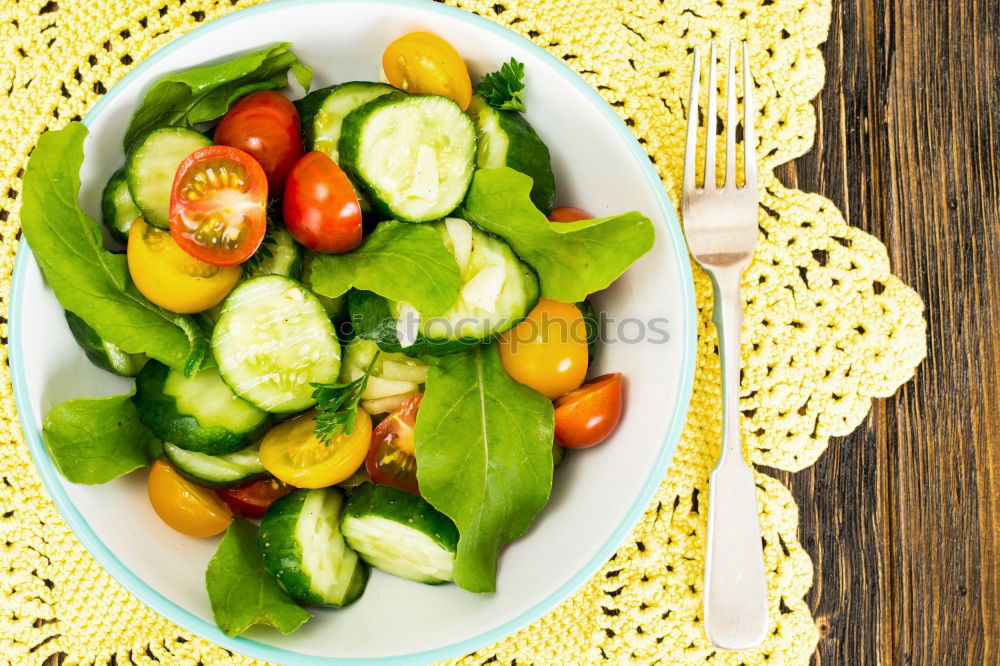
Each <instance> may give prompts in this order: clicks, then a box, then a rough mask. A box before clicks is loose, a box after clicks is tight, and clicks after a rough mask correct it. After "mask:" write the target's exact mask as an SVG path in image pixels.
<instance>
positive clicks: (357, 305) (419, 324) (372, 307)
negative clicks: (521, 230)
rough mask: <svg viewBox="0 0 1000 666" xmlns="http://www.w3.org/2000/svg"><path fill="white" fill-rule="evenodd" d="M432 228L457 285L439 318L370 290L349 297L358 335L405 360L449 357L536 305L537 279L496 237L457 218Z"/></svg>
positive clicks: (500, 329) (489, 336)
mask: <svg viewBox="0 0 1000 666" xmlns="http://www.w3.org/2000/svg"><path fill="white" fill-rule="evenodd" d="M434 225H435V228H437V229H438V231H439V232H440V233H441V238H442V239H443V240H444V244H445V247H447V248H448V249H449V250H450V251H451V252H452V254H453V255H455V261H456V262H458V264H459V276H460V278H461V283H462V287H461V290H460V292H459V297H458V300H457V301H456V302H455V304H454V305H452V306H451V307H450V308H449V309H448V310H447V311H446V312H445V313H444V314H443V315H441V316H439V317H433V318H425V317H423V316H421V315H420V313H418V312H416V311H415V310H413V309H412V308H411V307H410V306H409V305H408V304H406V303H399V302H395V301H388V300H386V299H384V298H382V297H381V296H377V295H375V294H372V293H370V292H363V291H354V292H351V294H350V295H349V299H348V304H349V308H350V312H351V322H352V323H353V324H354V327H355V331H356V332H357V334H358V336H359V337H361V338H364V339H367V340H372V341H373V342H375V343H376V344H378V346H379V347H381V348H382V349H383V350H385V351H389V352H400V351H401V352H403V353H405V354H406V355H408V356H424V355H427V354H429V355H432V356H443V355H444V354H450V353H452V352H455V351H459V350H460V349H462V347H464V346H467V345H470V344H480V343H483V342H487V341H489V340H490V339H492V338H493V337H495V336H497V335H499V334H500V333H503V332H504V331H506V330H507V329H509V328H511V327H512V326H514V325H515V324H517V322H519V321H520V320H521V319H523V318H524V317H526V316H527V314H528V313H529V312H531V309H532V308H533V307H535V304H536V303H537V302H538V297H539V288H538V277H537V276H536V275H535V272H534V271H533V270H532V269H531V268H530V267H529V266H528V265H527V264H525V263H524V262H522V261H521V260H520V259H518V258H517V255H515V254H514V252H513V250H511V249H510V246H508V245H507V243H505V242H504V241H503V240H502V239H500V238H497V237H495V236H491V235H489V234H487V233H485V232H483V231H481V230H480V229H477V228H476V227H473V226H472V225H470V224H469V223H468V222H466V221H465V220H460V219H458V218H448V219H447V220H444V221H442V222H435V223H434ZM404 338H405V339H404ZM404 343H406V344H404Z"/></svg>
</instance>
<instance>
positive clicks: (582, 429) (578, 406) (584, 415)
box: [555, 372, 622, 449]
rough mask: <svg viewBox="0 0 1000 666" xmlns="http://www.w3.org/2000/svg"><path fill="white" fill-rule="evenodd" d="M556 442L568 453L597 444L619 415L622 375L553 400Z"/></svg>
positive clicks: (610, 377)
mask: <svg viewBox="0 0 1000 666" xmlns="http://www.w3.org/2000/svg"><path fill="white" fill-rule="evenodd" d="M555 407H556V442H558V443H559V444H561V445H562V446H566V447H569V448H571V449H585V448H587V447H588V446H594V445H595V444H600V443H601V442H603V441H604V440H605V439H607V438H608V435H610V434H611V433H612V431H614V429H615V426H617V425H618V420H619V419H620V418H621V415H622V376H621V373H618V372H616V373H613V374H610V375H601V376H600V377H597V378H596V379H593V380H591V381H589V382H587V383H586V384H584V385H583V386H581V387H580V388H578V389H576V390H575V391H570V392H569V393H567V394H566V395H564V396H562V397H560V398H558V399H557V400H556V404H555Z"/></svg>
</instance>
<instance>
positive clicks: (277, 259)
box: [243, 226, 305, 280]
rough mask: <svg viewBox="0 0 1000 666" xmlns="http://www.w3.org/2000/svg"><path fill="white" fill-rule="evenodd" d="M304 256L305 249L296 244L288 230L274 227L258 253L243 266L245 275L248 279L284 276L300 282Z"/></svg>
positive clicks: (265, 237)
mask: <svg viewBox="0 0 1000 666" xmlns="http://www.w3.org/2000/svg"><path fill="white" fill-rule="evenodd" d="M304 254H305V249H304V248H303V247H302V246H301V245H299V244H298V243H296V242H295V239H294V238H292V234H291V233H289V231H288V229H285V228H284V227H279V226H274V227H272V228H271V230H270V231H268V232H267V235H266V236H264V240H263V241H261V244H260V247H259V248H258V249H257V252H256V253H255V254H254V255H253V257H251V258H250V260H249V261H247V262H246V263H245V264H244V265H243V266H244V269H243V275H244V276H245V277H246V278H254V277H258V276H260V275H284V276H285V277H290V278H292V279H293V280H298V279H299V277H301V275H302V261H303V255H304Z"/></svg>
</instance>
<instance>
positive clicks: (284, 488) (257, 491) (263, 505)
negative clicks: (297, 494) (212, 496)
mask: <svg viewBox="0 0 1000 666" xmlns="http://www.w3.org/2000/svg"><path fill="white" fill-rule="evenodd" d="M293 490H295V487H294V486H290V485H288V484H287V483H285V482H283V481H279V480H278V479H259V480H257V481H251V482H250V483H248V484H247V485H245V486H240V487H239V488H224V489H222V490H216V491H215V492H216V494H218V496H219V497H220V498H221V499H222V501H223V502H225V503H226V504H227V505H228V506H229V508H230V509H232V510H233V511H234V512H235V513H238V514H240V515H241V516H245V517H247V518H262V517H263V516H264V512H265V511H267V507H269V506H271V504H273V503H274V502H275V500H277V499H280V498H282V497H284V496H285V495H287V494H288V493H290V492H292V491H293Z"/></svg>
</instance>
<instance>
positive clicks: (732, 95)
mask: <svg viewBox="0 0 1000 666" xmlns="http://www.w3.org/2000/svg"><path fill="white" fill-rule="evenodd" d="M700 68H701V60H700V59H699V52H698V49H697V48H696V49H695V51H694V69H693V73H692V76H691V101H690V103H689V106H688V129H687V146H686V147H685V154H684V185H683V195H684V203H683V218H684V235H685V236H686V237H687V243H688V248H689V249H690V251H691V254H692V256H694V258H695V259H696V260H697V261H698V263H699V264H701V266H702V267H703V268H704V269H705V270H706V271H707V272H708V274H709V275H710V276H711V277H712V283H713V285H714V287H715V313H714V317H713V319H714V321H715V326H716V329H717V330H718V332H719V351H720V356H721V359H722V398H723V400H722V414H723V427H722V451H721V453H720V454H719V461H718V463H717V464H716V466H715V469H713V470H712V473H711V475H710V477H709V497H708V541H707V544H706V557H705V630H706V632H707V633H708V638H709V640H710V641H712V643H713V644H714V645H715V646H716V647H719V648H722V649H724V650H745V649H748V648H752V647H755V646H757V645H759V644H760V643H761V641H763V640H764V635H765V633H766V632H767V620H768V618H767V609H768V603H767V585H766V583H765V580H764V556H763V552H762V545H761V537H760V524H759V523H758V520H757V497H756V486H755V484H754V475H753V469H751V467H750V466H749V465H748V464H747V462H746V460H745V459H744V457H743V447H742V445H741V443H740V409H739V399H740V396H739V392H740V329H741V327H742V326H743V298H742V296H741V295H740V277H741V276H742V275H743V271H744V270H746V268H747V266H749V265H750V260H751V259H752V258H753V252H754V246H755V245H756V244H757V203H758V202H757V166H756V155H755V147H756V145H757V144H756V142H755V140H754V128H753V116H754V110H753V109H754V107H753V96H752V95H753V81H752V79H751V75H750V56H749V50H748V47H747V45H746V43H744V44H743V144H744V149H745V150H744V158H743V167H744V172H745V180H744V185H743V187H737V184H736V171H737V168H736V119H737V118H738V116H737V115H736V50H735V45H734V44H733V43H732V42H730V44H729V78H728V86H727V87H728V95H727V97H728V104H727V106H726V111H727V113H728V114H729V122H727V123H726V129H727V132H726V174H725V180H724V181H723V184H722V187H721V188H720V187H718V186H717V184H716V172H715V169H716V163H715V133H716V124H717V120H716V99H715V97H716V95H715V89H716V77H715V44H712V53H711V66H710V68H709V74H708V76H709V84H708V110H707V111H708V112H707V115H706V119H707V120H706V125H707V129H706V137H705V184H704V186H703V187H698V185H697V183H696V180H697V176H696V173H695V171H696V169H695V161H696V153H697V147H698V108H699V105H698V98H699V95H698V93H699V70H700Z"/></svg>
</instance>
